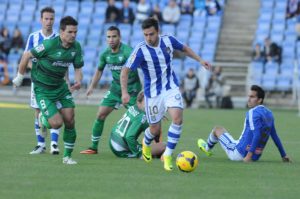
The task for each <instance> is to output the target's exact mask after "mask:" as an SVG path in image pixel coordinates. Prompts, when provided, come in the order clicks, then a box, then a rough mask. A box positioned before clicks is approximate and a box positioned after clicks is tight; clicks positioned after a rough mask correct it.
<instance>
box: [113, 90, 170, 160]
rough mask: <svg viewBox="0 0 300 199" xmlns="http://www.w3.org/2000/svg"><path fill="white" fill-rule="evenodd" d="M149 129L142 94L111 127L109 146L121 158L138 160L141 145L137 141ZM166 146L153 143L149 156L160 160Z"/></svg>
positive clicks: (140, 153)
mask: <svg viewBox="0 0 300 199" xmlns="http://www.w3.org/2000/svg"><path fill="white" fill-rule="evenodd" d="M147 128H149V124H148V122H147V119H146V115H145V102H144V92H143V91H141V92H140V93H139V94H138V96H137V101H136V105H134V106H130V107H129V108H128V110H127V112H126V113H125V114H124V115H123V117H122V118H121V119H120V120H119V121H118V123H117V124H116V125H115V126H114V127H113V129H112V132H111V134H110V140H109V146H110V148H111V150H112V152H113V153H114V154H115V155H116V156H117V157H121V158H140V157H141V156H142V145H141V144H140V143H139V142H138V141H137V139H138V138H139V136H140V135H141V133H142V132H143V131H145V130H146V129H147ZM165 148H166V146H165V144H164V143H162V142H158V143H153V144H152V151H151V154H152V156H153V157H157V158H160V156H161V155H162V153H163V152H164V150H165Z"/></svg>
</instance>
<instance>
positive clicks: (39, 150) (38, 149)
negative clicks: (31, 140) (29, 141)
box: [29, 145, 46, 155]
mask: <svg viewBox="0 0 300 199" xmlns="http://www.w3.org/2000/svg"><path fill="white" fill-rule="evenodd" d="M45 151H46V147H44V146H40V145H37V146H36V147H34V149H33V150H32V151H31V152H30V153H29V154H31V155H36V154H42V153H45Z"/></svg>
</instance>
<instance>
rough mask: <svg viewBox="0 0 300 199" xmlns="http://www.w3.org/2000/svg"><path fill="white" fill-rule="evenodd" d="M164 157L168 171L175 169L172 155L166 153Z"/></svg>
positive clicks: (165, 167)
mask: <svg viewBox="0 0 300 199" xmlns="http://www.w3.org/2000/svg"><path fill="white" fill-rule="evenodd" d="M163 158H164V169H165V170H166V171H172V170H173V165H172V156H170V155H164V156H163Z"/></svg>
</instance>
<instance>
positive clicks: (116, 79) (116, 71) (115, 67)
mask: <svg viewBox="0 0 300 199" xmlns="http://www.w3.org/2000/svg"><path fill="white" fill-rule="evenodd" d="M131 52H132V48H131V47H130V46H128V45H126V44H123V43H121V44H120V48H119V51H118V52H116V53H113V52H112V51H111V48H110V47H108V48H106V49H105V51H104V52H103V53H101V55H100V61H99V66H98V70H99V71H103V70H104V68H105V67H108V69H110V71H111V73H112V77H113V81H112V84H111V89H110V91H111V92H114V93H116V94H120V93H121V84H120V74H121V69H122V67H123V66H124V65H125V63H126V61H127V59H128V57H129V56H130V54H131ZM140 88H141V83H140V79H139V75H138V72H137V71H130V72H129V74H128V92H129V93H131V91H133V92H135V93H138V92H139V90H140Z"/></svg>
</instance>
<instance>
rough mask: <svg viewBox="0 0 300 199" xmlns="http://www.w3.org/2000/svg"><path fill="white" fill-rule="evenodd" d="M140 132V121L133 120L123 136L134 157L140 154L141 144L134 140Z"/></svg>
mask: <svg viewBox="0 0 300 199" xmlns="http://www.w3.org/2000/svg"><path fill="white" fill-rule="evenodd" d="M141 132H142V130H141V122H140V120H135V121H134V122H133V123H132V124H131V125H130V127H129V128H128V130H127V132H126V135H125V137H124V139H125V141H126V143H127V145H128V148H129V150H130V151H131V153H132V154H134V155H136V156H135V157H139V156H140V154H141V149H140V148H141V145H140V143H139V142H138V141H137V140H136V138H137V137H138V136H139V135H140V134H141Z"/></svg>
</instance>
